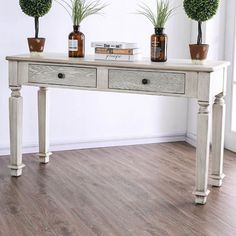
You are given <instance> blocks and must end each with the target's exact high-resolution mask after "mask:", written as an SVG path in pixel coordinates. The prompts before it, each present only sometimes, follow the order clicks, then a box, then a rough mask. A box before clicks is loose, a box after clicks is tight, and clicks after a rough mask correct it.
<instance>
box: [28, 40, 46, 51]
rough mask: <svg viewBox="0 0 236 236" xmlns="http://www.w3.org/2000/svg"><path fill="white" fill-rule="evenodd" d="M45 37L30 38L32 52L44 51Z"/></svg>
mask: <svg viewBox="0 0 236 236" xmlns="http://www.w3.org/2000/svg"><path fill="white" fill-rule="evenodd" d="M45 40H46V39H45V38H28V44H29V50H30V52H43V49H44V44H45Z"/></svg>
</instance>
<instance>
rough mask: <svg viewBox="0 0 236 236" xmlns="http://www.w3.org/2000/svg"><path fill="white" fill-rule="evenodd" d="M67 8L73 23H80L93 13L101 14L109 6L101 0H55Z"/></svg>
mask: <svg viewBox="0 0 236 236" xmlns="http://www.w3.org/2000/svg"><path fill="white" fill-rule="evenodd" d="M55 1H56V2H58V3H59V4H60V5H61V6H63V7H64V8H65V10H66V11H67V13H68V14H69V15H70V17H71V19H72V22H73V25H80V23H81V22H82V21H83V20H84V19H85V18H87V17H88V16H91V15H96V14H101V11H102V10H103V9H104V8H105V7H106V6H107V4H104V3H102V2H101V1H100V0H93V1H86V0H55Z"/></svg>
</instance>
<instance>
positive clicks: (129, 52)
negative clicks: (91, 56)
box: [91, 42, 140, 61]
mask: <svg viewBox="0 0 236 236" xmlns="http://www.w3.org/2000/svg"><path fill="white" fill-rule="evenodd" d="M91 46H92V47H94V48H95V60H113V61H136V60H138V59H139V55H140V53H139V49H138V46H137V44H136V43H126V42H92V44H91Z"/></svg>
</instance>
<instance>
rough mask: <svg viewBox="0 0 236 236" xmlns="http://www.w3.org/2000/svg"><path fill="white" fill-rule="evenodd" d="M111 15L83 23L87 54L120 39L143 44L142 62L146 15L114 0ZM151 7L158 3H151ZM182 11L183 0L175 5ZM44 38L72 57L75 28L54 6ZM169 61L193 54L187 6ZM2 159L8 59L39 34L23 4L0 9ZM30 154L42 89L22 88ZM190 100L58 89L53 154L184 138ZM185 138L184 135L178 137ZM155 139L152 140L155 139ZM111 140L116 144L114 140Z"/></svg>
mask: <svg viewBox="0 0 236 236" xmlns="http://www.w3.org/2000/svg"><path fill="white" fill-rule="evenodd" d="M109 2H110V5H109V7H108V8H107V9H106V10H105V12H106V14H105V16H104V17H100V16H92V17H91V18H88V19H87V20H85V21H84V22H83V24H82V25H81V30H82V31H83V32H84V34H85V35H86V53H87V54H91V53H93V50H92V49H91V48H90V42H91V41H96V40H117V41H121V40H124V41H132V42H137V43H138V44H139V45H140V48H141V50H142V52H143V56H149V38H150V35H151V34H152V33H153V27H152V26H151V25H150V24H149V22H148V21H147V20H146V19H144V18H143V17H142V16H139V15H136V14H133V12H135V9H136V5H137V3H138V2H140V1H137V0H129V1H125V0H120V1H115V0H110V1H109ZM145 2H146V3H148V4H149V3H152V2H154V0H148V1H147V0H146V1H145ZM176 5H180V6H181V5H182V1H180V0H178V1H176ZM40 27H41V28H40V29H41V30H40V36H44V37H46V38H47V41H46V48H45V51H46V52H65V53H66V52H67V35H68V34H69V32H70V31H71V29H72V23H71V22H70V19H69V17H68V16H67V14H66V12H65V11H64V9H63V8H61V7H60V6H58V5H57V4H54V5H53V8H52V10H51V12H50V13H49V14H48V15H46V16H45V17H44V18H42V19H41V20H40ZM166 33H167V34H168V36H169V45H168V53H169V58H186V57H188V56H189V52H188V43H189V39H190V33H191V23H190V21H189V20H188V19H187V17H186V16H185V14H184V12H183V10H182V7H180V8H179V10H178V12H177V13H176V15H175V16H174V17H173V18H172V19H171V20H170V21H169V23H168V25H167V26H166ZM0 35H1V38H0V40H1V42H0V46H1V50H0V78H1V80H0V88H1V92H0V114H1V115H0V153H1V154H3V153H9V133H8V126H9V123H8V97H9V95H10V92H9V89H8V81H7V62H6V61H5V59H4V58H5V56H6V55H12V54H19V53H25V52H28V48H27V42H26V38H27V37H29V36H33V19H32V18H30V17H27V16H25V15H24V14H23V13H22V12H21V10H20V7H19V6H18V1H15V0H8V1H2V3H1V8H0ZM22 95H23V97H24V129H23V145H24V147H25V149H24V151H35V150H36V149H35V147H36V145H37V110H36V107H37V106H36V104H37V101H36V96H37V89H36V88H28V87H27V88H23V89H22ZM186 115H187V101H186V100H185V99H180V98H178V99H177V98H167V97H155V96H144V95H124V94H122V95H120V94H114V93H113V94H110V93H102V92H86V91H82V92H79V91H74V90H59V89H51V135H50V141H51V143H52V144H53V146H54V147H52V149H58V150H59V149H62V148H74V147H93V146H104V145H116V144H125V143H127V144H128V143H145V142H146V143H147V142H158V141H163V140H167V139H165V137H169V138H170V139H169V140H175V139H178V138H181V137H182V138H183V135H184V134H185V133H186V124H187V117H186ZM179 136H180V137H179ZM148 137H151V139H150V138H148ZM109 140H111V141H109Z"/></svg>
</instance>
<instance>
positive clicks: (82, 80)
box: [29, 64, 97, 88]
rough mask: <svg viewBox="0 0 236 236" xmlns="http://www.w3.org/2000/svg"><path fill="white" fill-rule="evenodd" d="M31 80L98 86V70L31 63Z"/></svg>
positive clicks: (56, 83) (46, 82)
mask: <svg viewBox="0 0 236 236" xmlns="http://www.w3.org/2000/svg"><path fill="white" fill-rule="evenodd" d="M29 82H33V83H44V84H53V85H67V86H78V87H91V88H96V87H97V70H96V69H95V68H80V67H71V66H51V65H36V64H31V65H29Z"/></svg>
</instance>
